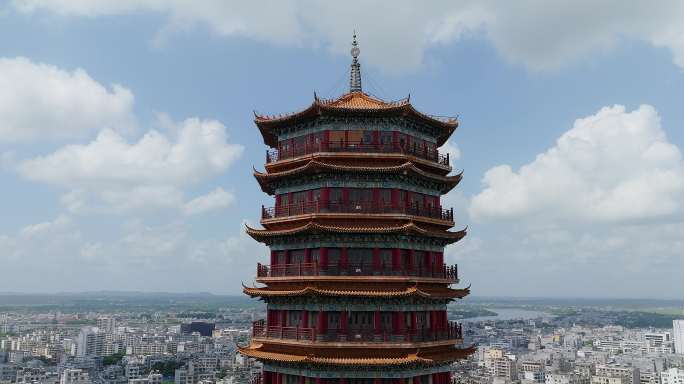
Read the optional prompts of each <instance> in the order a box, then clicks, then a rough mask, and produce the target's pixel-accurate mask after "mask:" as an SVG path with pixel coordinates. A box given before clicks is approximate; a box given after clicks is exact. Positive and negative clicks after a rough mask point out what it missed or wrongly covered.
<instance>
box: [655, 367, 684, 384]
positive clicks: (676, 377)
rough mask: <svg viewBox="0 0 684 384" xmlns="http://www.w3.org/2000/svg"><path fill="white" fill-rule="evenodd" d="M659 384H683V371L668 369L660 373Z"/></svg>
mask: <svg viewBox="0 0 684 384" xmlns="http://www.w3.org/2000/svg"><path fill="white" fill-rule="evenodd" d="M660 384H684V369H681V368H670V369H668V370H666V371H663V372H660Z"/></svg>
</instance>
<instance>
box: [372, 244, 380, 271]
mask: <svg viewBox="0 0 684 384" xmlns="http://www.w3.org/2000/svg"><path fill="white" fill-rule="evenodd" d="M380 268H381V267H380V248H373V270H375V271H379V270H380Z"/></svg>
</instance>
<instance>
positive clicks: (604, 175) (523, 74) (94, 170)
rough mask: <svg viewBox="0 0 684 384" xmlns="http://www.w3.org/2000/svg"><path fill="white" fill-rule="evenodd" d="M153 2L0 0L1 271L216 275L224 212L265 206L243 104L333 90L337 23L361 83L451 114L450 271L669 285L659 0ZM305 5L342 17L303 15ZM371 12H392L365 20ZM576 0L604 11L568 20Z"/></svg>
mask: <svg viewBox="0 0 684 384" xmlns="http://www.w3.org/2000/svg"><path fill="white" fill-rule="evenodd" d="M169 4H171V3H169ZM173 4H175V5H165V6H161V5H158V4H155V3H154V2H149V3H148V2H140V3H139V5H132V4H128V3H126V4H123V5H121V4H119V5H117V3H116V2H108V1H103V2H100V3H98V4H97V5H92V6H90V7H89V6H84V5H83V4H82V3H79V2H62V3H49V2H40V1H33V0H17V1H12V2H10V3H7V4H4V5H2V6H0V35H2V36H11V37H13V38H9V39H8V38H0V84H3V87H2V89H0V133H1V134H2V135H0V181H1V182H2V183H3V186H4V187H5V191H6V194H5V196H6V198H5V199H2V201H0V211H2V212H3V213H4V215H3V219H2V220H0V262H1V263H2V265H3V270H4V271H5V274H4V276H3V279H2V281H1V282H0V292H4V291H19V292H55V291H58V292H61V291H71V292H82V291H99V290H118V289H122V288H123V289H130V290H134V291H136V290H143V291H153V292H154V291H167V292H179V291H180V292H203V291H208V292H214V293H221V294H231V295H238V294H239V292H240V289H241V286H240V281H243V282H245V283H248V284H249V283H251V280H252V276H253V275H254V274H255V270H254V265H255V264H256V263H257V262H261V263H267V260H268V253H267V249H266V248H265V247H263V246H260V245H258V244H255V242H253V241H252V240H251V239H249V237H248V236H246V235H245V234H244V224H246V223H247V224H250V226H252V227H254V226H256V223H257V222H258V220H259V213H260V212H259V210H258V208H256V209H255V207H258V206H260V205H264V206H266V207H270V206H273V205H274V204H273V200H272V199H270V198H267V197H265V196H262V194H261V193H260V192H259V187H258V185H257V183H256V182H255V181H254V180H253V178H252V175H251V167H252V166H255V167H257V169H260V168H259V167H260V166H259V164H262V163H263V159H264V157H265V155H266V153H265V152H266V151H265V150H266V147H265V146H264V145H263V143H262V142H261V139H260V137H259V133H258V130H257V129H256V128H254V126H253V122H252V119H253V118H254V115H253V114H252V111H253V110H254V109H256V110H257V111H258V112H260V113H277V112H280V111H296V110H297V108H301V106H303V105H306V104H307V103H309V102H311V100H312V98H313V95H314V91H316V92H317V95H319V96H321V97H326V98H327V97H337V96H339V95H341V94H343V93H344V92H345V86H346V80H347V76H348V55H347V54H346V51H347V50H348V44H349V40H350V38H351V31H352V30H354V29H356V30H357V32H358V35H359V42H360V44H361V47H362V49H363V52H364V53H363V55H362V57H361V64H362V65H363V66H364V71H363V75H364V78H363V81H364V90H368V92H371V93H373V94H375V96H378V97H381V98H383V99H385V100H396V99H401V98H403V97H406V96H407V95H409V94H411V95H412V97H411V101H412V102H413V101H414V100H415V103H416V107H417V108H419V109H420V110H422V111H426V112H428V113H437V112H443V111H445V113H448V114H454V115H456V114H458V115H459V120H460V122H461V124H460V126H459V128H458V131H457V135H456V136H455V137H454V138H453V139H452V140H451V141H449V142H448V143H447V144H446V145H445V146H444V147H442V148H441V149H440V151H441V152H442V153H445V154H446V153H448V154H449V155H450V157H451V160H452V164H453V166H454V169H455V170H456V171H458V170H461V169H465V170H466V171H465V173H464V180H463V182H462V183H461V184H460V185H459V189H458V190H456V192H452V193H450V194H448V195H447V196H446V198H445V199H444V202H443V203H444V206H445V207H453V208H454V218H455V221H456V228H457V229H462V228H465V227H466V226H467V227H468V228H469V233H470V235H469V236H468V237H466V239H464V240H463V241H462V242H461V243H460V244H459V245H457V246H451V247H448V248H447V250H446V254H445V262H447V263H448V264H458V265H459V270H460V272H462V274H463V276H467V277H468V279H467V280H464V281H463V283H465V284H466V285H467V284H469V283H471V282H472V283H473V287H475V288H476V289H475V292H477V294H479V295H483V296H505V295H510V296H513V297H537V296H540V295H538V293H539V292H543V293H544V295H545V296H547V297H607V298H610V297H622V298H632V297H637V298H639V297H644V298H649V297H652V298H675V297H676V292H677V291H681V290H682V289H684V281H682V279H680V278H679V272H680V271H681V270H682V268H684V260H682V258H681V257H680V256H681V254H682V251H684V245H683V244H682V243H681V240H680V234H681V233H683V232H684V217H683V215H682V212H683V211H682V207H683V206H684V162H683V161H682V157H681V149H680V148H681V147H682V145H684V132H683V131H682V130H679V129H677V127H679V126H681V125H682V123H684V110H682V108H681V105H680V103H678V101H677V100H681V99H684V94H682V93H684V91H683V90H684V74H683V73H682V61H681V57H682V52H680V45H678V43H677V42H678V41H679V40H677V39H676V38H673V37H671V35H667V34H666V33H665V32H666V31H667V30H668V28H670V27H671V28H675V29H676V28H678V27H677V26H678V23H676V21H677V15H680V13H679V12H681V10H680V7H677V6H676V3H674V2H672V3H669V2H663V3H662V4H659V5H658V6H653V7H650V8H647V9H641V8H639V9H628V7H624V8H621V7H615V8H616V9H608V8H602V7H599V8H596V9H593V10H592V11H593V12H592V11H590V10H589V7H584V8H583V7H581V6H578V8H577V9H575V10H574V11H576V12H570V10H569V9H567V8H565V7H560V6H558V7H557V8H558V9H555V10H554V12H552V13H551V14H548V13H547V14H545V15H540V14H538V13H536V12H534V11H532V10H531V9H532V8H534V7H530V8H529V9H528V10H509V11H511V13H510V14H506V13H505V12H503V9H499V8H497V7H493V6H491V5H489V4H488V3H486V2H485V3H482V5H478V6H475V5H473V4H471V3H467V4H468V6H463V7H461V8H458V7H453V6H449V5H444V4H435V5H432V6H430V7H426V9H420V10H419V9H417V8H416V7H415V6H413V5H411V4H403V5H405V7H403V8H404V9H411V10H413V11H414V14H415V15H414V17H409V16H406V15H405V14H404V13H402V12H397V11H396V10H393V9H384V8H383V7H378V6H377V5H370V6H369V8H368V9H367V12H365V13H364V15H363V16H359V17H352V16H354V13H353V12H352V11H351V10H346V9H344V10H340V9H337V6H334V7H331V9H324V8H325V7H314V8H315V9H314V10H313V11H312V10H307V9H304V8H306V7H302V6H300V5H301V4H302V3H299V2H292V3H289V2H283V3H282V4H280V5H279V6H278V7H274V9H272V10H271V9H269V10H268V11H267V12H265V13H263V14H262V13H261V12H256V13H258V14H260V15H262V17H264V18H265V19H263V20H258V19H255V16H254V14H255V10H254V9H251V8H250V7H249V6H245V7H237V6H236V3H235V4H232V5H233V7H232V8H231V7H230V6H221V5H217V3H208V4H210V5H207V6H206V8H200V9H197V10H191V9H190V8H187V6H184V5H182V2H180V3H178V4H176V3H173ZM179 4H180V5H179ZM559 4H560V3H559ZM351 8H353V7H351ZM551 8H553V7H551ZM309 12H319V14H320V15H321V20H323V19H325V18H326V17H331V16H330V15H331V12H341V13H340V14H343V15H348V16H349V17H348V18H347V20H338V19H344V18H335V17H332V19H335V21H334V22H332V21H331V22H330V24H329V25H325V26H322V25H319V22H320V20H318V19H316V20H318V21H316V20H314V19H312V17H313V16H312V15H316V14H315V13H309ZM382 12H389V14H391V15H393V16H396V18H395V19H393V20H394V21H393V22H388V21H384V20H383V21H382V22H380V21H378V22H377V25H376V18H374V17H372V16H373V15H376V16H377V15H379V14H381V13H382ZM408 13H409V14H410V13H411V12H408ZM643 13H646V14H649V15H654V16H661V17H663V19H662V20H663V21H662V22H661V23H659V24H661V25H658V26H656V25H651V24H641V22H637V21H638V20H641V19H642V18H641V17H640V16H641V14H643ZM670 14H671V15H670ZM293 15H294V16H293ZM553 15H556V16H558V17H560V16H567V17H560V18H561V19H562V21H563V23H562V25H561V27H562V28H555V29H554V28H553V27H554V26H552V25H551V23H550V20H554V18H553V17H551V16H553ZM597 15H598V16H600V17H602V18H604V19H605V18H610V19H611V20H613V21H614V22H615V25H618V26H617V27H614V29H605V30H604V29H597V30H592V31H589V32H587V31H584V30H583V28H584V24H583V22H582V20H583V18H584V17H587V16H592V17H596V16H597ZM664 15H670V16H668V17H665V16H664ZM369 16H370V17H369ZM387 19H392V18H391V17H390V18H387ZM275 20H279V21H286V22H284V23H276V22H275ZM397 20H404V21H406V22H407V24H406V25H407V26H411V28H404V29H408V31H405V30H404V29H402V28H397V25H399V24H400V23H397V25H395V24H394V23H395V22H397ZM494 20H498V21H494ZM516 20H527V22H526V24H529V25H537V27H538V29H539V30H545V31H547V32H548V33H547V34H543V33H538V30H536V29H530V28H528V27H526V26H523V25H521V24H517V23H515V21H516ZM599 20H601V19H599ZM267 24H273V28H274V29H269V28H264V26H263V25H267ZM635 25H636V27H635ZM276 26H277V27H276ZM513 32H515V33H513ZM587 33H588V34H587ZM509 35H510V36H509ZM672 36H679V35H678V34H677V33H676V32H675V33H674V35H672ZM542 37H546V38H547V39H548V41H547V40H545V39H544V38H542ZM580 37H582V38H580ZM398 40H401V41H402V42H403V43H402V44H398V43H397V42H398ZM527 40H529V42H528V41H527Z"/></svg>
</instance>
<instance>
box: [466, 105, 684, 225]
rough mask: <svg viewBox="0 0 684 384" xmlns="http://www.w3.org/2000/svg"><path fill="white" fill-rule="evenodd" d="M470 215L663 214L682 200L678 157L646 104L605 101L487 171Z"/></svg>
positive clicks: (610, 217) (590, 217)
mask: <svg viewBox="0 0 684 384" xmlns="http://www.w3.org/2000/svg"><path fill="white" fill-rule="evenodd" d="M483 183H484V189H483V191H482V192H480V193H479V194H478V195H476V196H475V197H474V198H473V199H472V205H471V207H470V214H471V216H472V217H473V218H474V219H476V220H479V221H491V220H497V219H515V220H520V219H524V220H533V221H543V222H549V221H568V220H570V221H631V220H646V219H653V218H658V217H667V216H671V215H674V214H676V213H678V212H681V208H682V205H683V204H684V201H683V200H684V199H683V196H684V162H682V155H681V152H680V151H679V149H678V148H677V147H676V146H675V145H673V144H671V143H670V142H669V141H668V140H667V137H666V135H665V132H664V131H663V129H662V128H661V125H660V118H659V116H658V113H657V112H656V110H655V109H654V108H653V107H651V106H648V105H642V106H641V107H639V108H638V109H636V110H634V111H631V112H627V111H626V110H625V107H623V106H614V107H605V108H602V109H601V110H600V111H598V112H597V113H596V114H595V115H592V116H588V117H586V118H582V119H578V120H576V121H575V124H574V126H573V127H572V129H570V130H569V131H567V132H566V133H564V134H563V135H562V136H561V137H560V138H559V139H558V140H557V142H556V145H555V146H554V147H552V148H550V149H549V150H547V151H546V152H544V153H542V154H539V155H538V156H537V157H536V158H535V159H534V160H533V161H532V162H530V163H528V164H526V165H524V166H522V167H520V169H519V170H517V171H516V170H513V169H512V168H511V166H509V165H500V166H497V167H494V168H492V169H490V170H489V171H487V172H486V173H485V175H484V178H483Z"/></svg>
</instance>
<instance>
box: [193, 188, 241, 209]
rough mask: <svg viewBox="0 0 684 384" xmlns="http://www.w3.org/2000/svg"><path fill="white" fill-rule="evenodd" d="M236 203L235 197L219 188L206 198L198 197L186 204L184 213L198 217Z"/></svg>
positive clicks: (205, 196)
mask: <svg viewBox="0 0 684 384" xmlns="http://www.w3.org/2000/svg"><path fill="white" fill-rule="evenodd" d="M234 201H235V195H233V194H232V193H230V192H226V191H225V190H223V188H220V187H219V188H216V189H215V190H213V191H211V192H209V193H208V194H206V195H204V196H199V197H196V198H194V199H192V200H190V201H188V202H187V203H185V206H184V207H183V211H184V212H185V214H186V215H196V214H199V213H204V212H209V211H213V210H216V209H222V208H226V207H229V206H230V205H231V204H233V202H234Z"/></svg>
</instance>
